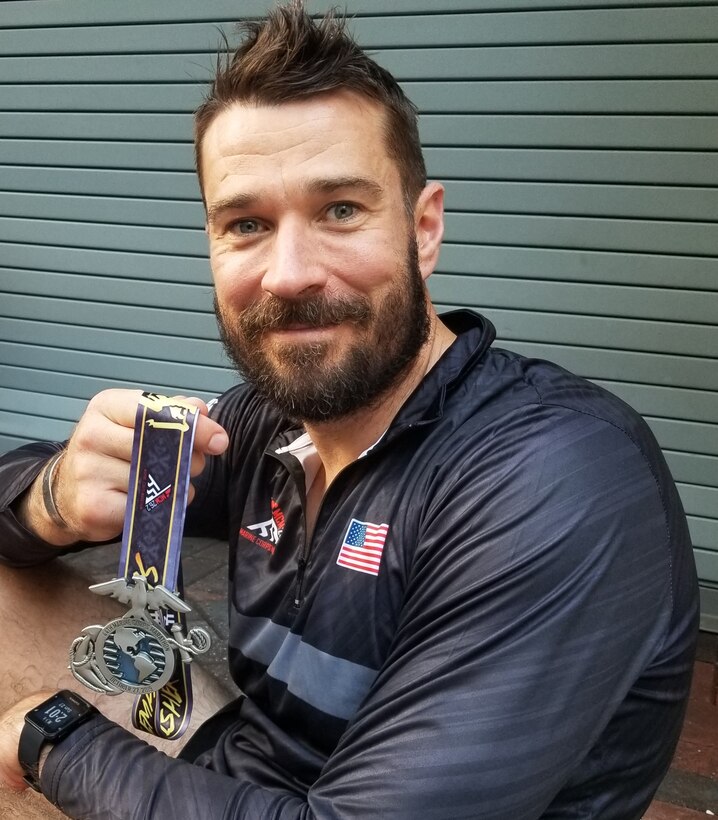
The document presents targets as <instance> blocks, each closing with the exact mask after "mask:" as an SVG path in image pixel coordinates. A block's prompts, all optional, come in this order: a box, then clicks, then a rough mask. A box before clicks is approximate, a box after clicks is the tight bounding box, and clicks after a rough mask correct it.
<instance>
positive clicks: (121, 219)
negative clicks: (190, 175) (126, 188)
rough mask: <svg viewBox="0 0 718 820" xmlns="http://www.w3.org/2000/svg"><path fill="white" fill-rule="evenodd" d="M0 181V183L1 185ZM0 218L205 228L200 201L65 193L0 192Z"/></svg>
mask: <svg viewBox="0 0 718 820" xmlns="http://www.w3.org/2000/svg"><path fill="white" fill-rule="evenodd" d="M1 184H2V182H1V181H0V185H1ZM0 216H7V217H13V218H23V217H26V218H29V219H51V220H62V221H66V220H69V221H78V222H85V221H88V222H97V221H101V222H105V223H113V224H119V225H157V226H160V227H165V228H195V229H200V228H203V227H204V209H203V207H202V205H201V203H200V202H199V200H196V201H192V202H182V201H176V200H164V199H131V198H128V197H95V196H92V197H85V196H74V195H70V196H68V195H65V194H55V195H54V196H46V195H45V194H33V193H21V192H16V191H10V192H0Z"/></svg>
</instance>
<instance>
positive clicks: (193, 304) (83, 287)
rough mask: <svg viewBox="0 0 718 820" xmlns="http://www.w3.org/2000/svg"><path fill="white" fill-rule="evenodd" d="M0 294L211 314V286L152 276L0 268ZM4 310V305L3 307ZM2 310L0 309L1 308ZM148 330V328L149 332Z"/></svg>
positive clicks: (207, 283) (205, 283)
mask: <svg viewBox="0 0 718 820" xmlns="http://www.w3.org/2000/svg"><path fill="white" fill-rule="evenodd" d="M0 291H2V292H4V293H5V294H7V295H8V297H10V296H11V295H13V296H16V297H22V298H26V299H27V298H30V299H32V297H35V296H41V297H43V299H45V298H52V299H62V300H65V301H66V300H75V301H91V302H101V303H104V302H108V303H113V302H115V303H117V304H119V305H122V306H124V307H131V306H133V305H135V306H139V307H141V308H143V309H145V308H148V309H150V310H152V309H154V307H155V306H157V305H159V306H161V307H162V308H163V309H166V310H183V311H187V310H189V311H193V312H197V311H200V312H205V313H206V312H210V311H211V310H212V294H213V291H212V286H211V284H210V283H209V282H203V283H200V284H185V283H177V282H165V281H162V280H161V279H157V278H155V277H154V276H152V275H151V274H150V275H148V277H147V278H146V279H142V280H139V281H138V280H137V279H129V278H116V277H105V276H86V275H83V274H73V273H54V272H51V271H37V270H34V271H33V270H22V269H18V268H6V267H0ZM3 307H4V305H3ZM0 310H2V308H0ZM148 329H149V328H148Z"/></svg>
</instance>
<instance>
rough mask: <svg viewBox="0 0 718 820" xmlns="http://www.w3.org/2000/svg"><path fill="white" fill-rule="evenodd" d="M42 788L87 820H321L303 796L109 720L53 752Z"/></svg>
mask: <svg viewBox="0 0 718 820" xmlns="http://www.w3.org/2000/svg"><path fill="white" fill-rule="evenodd" d="M89 784H91V785H89ZM41 786H42V791H43V793H44V794H45V796H46V797H47V798H48V799H49V800H50V801H51V802H53V803H54V804H55V805H57V806H59V807H60V808H61V809H62V811H63V812H65V813H66V814H67V815H68V816H69V817H83V818H87V820H92V819H93V818H98V820H99V818H105V817H109V816H112V817H114V818H116V820H139V819H140V818H146V817H148V816H151V817H152V818H153V820H176V818H177V817H222V818H226V820H229V818H238V819H239V818H254V817H265V816H272V817H276V818H286V820H289V818H298V817H303V818H310V817H312V816H313V815H312V813H311V812H310V811H309V807H308V805H307V803H306V801H305V800H302V799H301V798H299V797H297V796H295V795H290V794H288V793H287V794H282V793H280V792H278V791H276V790H269V789H263V788H261V787H259V786H256V785H253V784H250V783H247V782H242V781H240V780H236V779H234V778H232V777H229V776H226V775H220V774H217V773H216V772H213V771H210V770H208V769H204V768H201V767H199V766H195V765H193V764H191V763H188V762H187V761H184V760H177V759H174V758H170V757H167V756H166V755H165V754H163V753H162V752H159V751H157V750H156V749H154V748H153V747H151V746H148V745H147V744H146V743H144V742H143V741H141V740H139V739H138V738H136V737H134V736H132V735H131V734H130V733H129V732H126V731H125V730H124V729H122V728H120V727H119V726H117V725H116V724H114V723H111V722H110V721H108V720H107V719H105V718H104V717H102V716H101V715H98V716H96V717H95V718H93V719H92V720H91V721H89V722H88V723H86V724H84V725H83V726H81V727H80V728H79V729H77V730H76V731H75V732H73V733H72V735H70V737H68V738H67V739H66V740H64V741H63V742H62V743H60V744H58V746H57V747H55V748H54V749H53V750H52V751H51V753H50V755H49V756H48V758H47V760H46V762H45V766H44V767H43V769H42V772H41Z"/></svg>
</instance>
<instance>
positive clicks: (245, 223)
mask: <svg viewBox="0 0 718 820" xmlns="http://www.w3.org/2000/svg"><path fill="white" fill-rule="evenodd" d="M234 225H235V229H236V230H238V231H239V232H240V233H245V234H247V233H257V232H258V231H259V222H257V220H256V219H240V220H238V221H237V222H235V223H234Z"/></svg>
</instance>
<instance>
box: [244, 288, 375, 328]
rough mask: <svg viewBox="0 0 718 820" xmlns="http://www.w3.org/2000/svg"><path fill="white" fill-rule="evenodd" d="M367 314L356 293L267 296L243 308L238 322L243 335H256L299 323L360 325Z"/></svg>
mask: <svg viewBox="0 0 718 820" xmlns="http://www.w3.org/2000/svg"><path fill="white" fill-rule="evenodd" d="M370 317H371V305H370V303H369V300H368V299H367V298H366V297H364V296H360V295H355V296H351V297H349V296H336V297H333V298H328V297H326V296H320V295H316V296H308V297H306V298H304V299H284V298H282V297H279V296H268V297H266V298H265V299H262V301H260V302H257V303H256V304H254V305H250V306H249V307H247V308H245V310H243V311H242V313H241V314H240V316H239V320H238V325H239V328H240V330H241V332H242V333H243V334H244V335H245V337H252V336H257V335H259V334H261V333H263V332H264V331H267V330H282V329H285V328H289V327H291V326H293V325H297V324H301V325H306V326H308V327H324V326H326V325H337V324H339V323H340V322H354V323H356V324H361V323H363V322H366V321H368V319H369V318H370Z"/></svg>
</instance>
